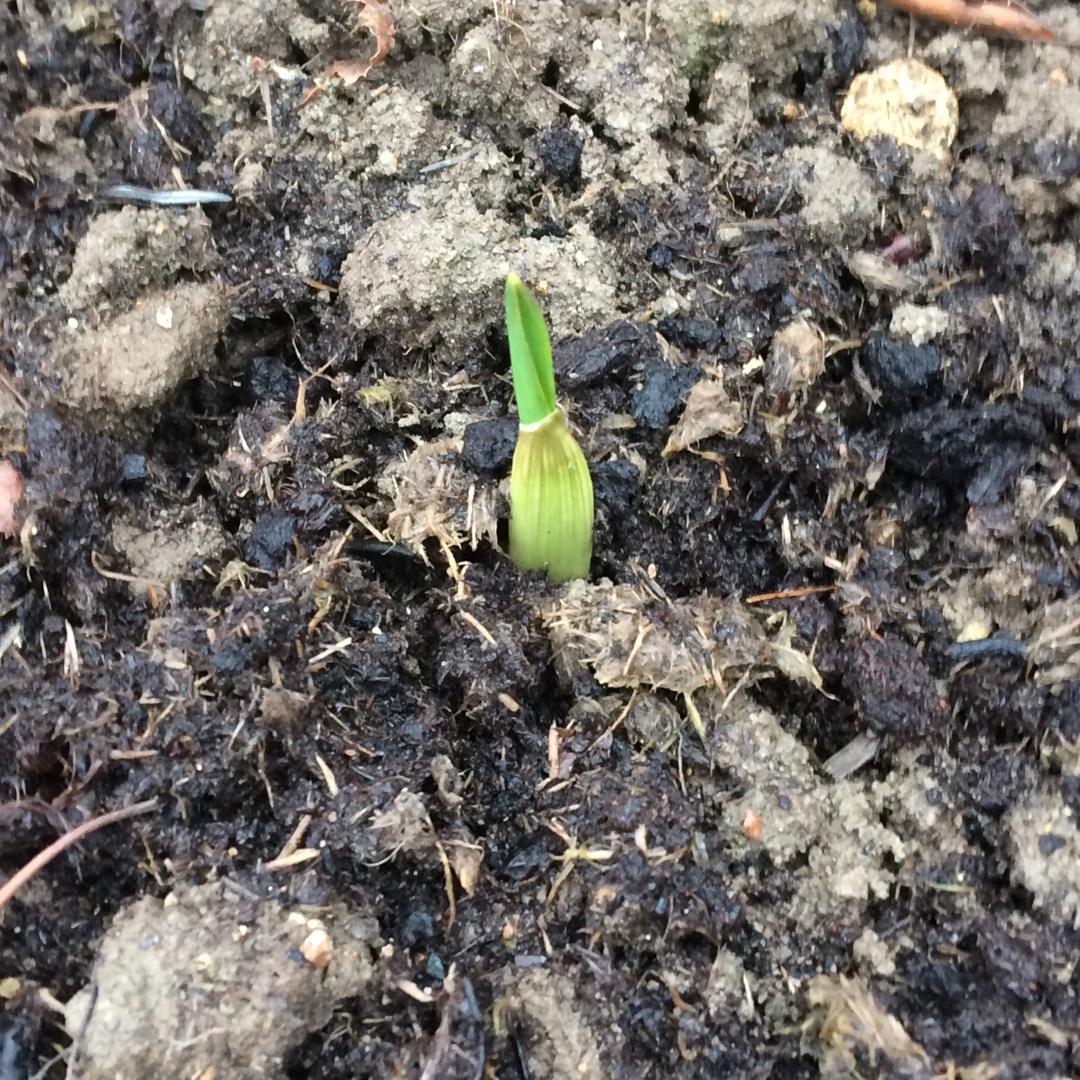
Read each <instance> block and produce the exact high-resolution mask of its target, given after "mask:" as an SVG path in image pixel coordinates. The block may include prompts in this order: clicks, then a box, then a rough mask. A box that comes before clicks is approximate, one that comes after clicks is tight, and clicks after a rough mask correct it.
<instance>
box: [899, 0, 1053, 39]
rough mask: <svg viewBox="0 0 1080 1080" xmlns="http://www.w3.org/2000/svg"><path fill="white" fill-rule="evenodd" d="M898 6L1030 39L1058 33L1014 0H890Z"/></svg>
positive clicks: (913, 13) (979, 28) (1044, 37)
mask: <svg viewBox="0 0 1080 1080" xmlns="http://www.w3.org/2000/svg"><path fill="white" fill-rule="evenodd" d="M888 3H890V4H892V6H893V7H895V8H900V10H901V11H908V12H910V13H911V14H912V15H922V16H924V17H926V18H928V19H939V20H941V21H942V22H947V23H951V24H952V25H953V26H969V27H972V28H974V29H976V30H996V31H998V32H999V33H1002V34H1009V35H1010V36H1012V37H1015V38H1022V39H1024V40H1027V41H1053V40H1054V38H1055V37H1056V36H1057V35H1055V33H1054V31H1053V30H1051V29H1050V28H1049V27H1046V26H1043V24H1042V23H1041V22H1039V20H1038V19H1036V18H1035V16H1034V15H1032V14H1031V12H1030V11H1028V10H1027V8H1025V7H1024V6H1023V5H1022V4H1018V3H1014V2H1013V0H984V2H983V3H968V2H967V0H888Z"/></svg>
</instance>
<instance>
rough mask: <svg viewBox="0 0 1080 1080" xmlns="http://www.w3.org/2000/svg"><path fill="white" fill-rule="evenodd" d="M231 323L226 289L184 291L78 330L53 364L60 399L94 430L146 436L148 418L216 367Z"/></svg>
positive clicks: (183, 287)
mask: <svg viewBox="0 0 1080 1080" xmlns="http://www.w3.org/2000/svg"><path fill="white" fill-rule="evenodd" d="M227 316H228V302H227V300H226V297H225V293H224V291H223V290H222V289H221V288H220V287H219V286H217V285H196V284H180V285H176V286H175V287H173V288H172V289H168V290H166V291H163V292H155V293H149V294H147V295H145V296H144V297H143V298H142V299H141V301H140V302H139V303H138V304H137V305H136V306H135V308H134V309H133V310H132V311H130V312H128V313H126V314H124V315H119V316H117V317H116V318H115V319H113V320H111V321H110V322H108V323H106V324H105V325H104V326H102V327H100V328H97V329H79V328H76V329H75V330H74V331H72V332H71V337H70V338H68V339H67V340H65V341H63V342H62V343H61V345H60V347H59V348H58V349H57V351H56V354H55V356H54V361H53V366H54V367H55V369H56V373H57V375H58V376H59V380H60V392H59V394H58V398H59V400H60V401H62V402H63V403H64V404H65V405H66V406H67V407H68V408H70V409H72V410H73V411H75V412H77V413H79V414H81V415H82V416H84V417H85V418H86V419H87V420H88V421H89V422H90V423H91V425H92V426H96V427H99V428H102V429H105V430H109V431H113V432H116V433H122V432H125V431H129V432H130V431H131V430H132V429H133V428H134V429H138V428H141V427H143V426H144V424H145V421H146V419H147V417H146V415H145V414H146V413H148V412H149V411H150V410H152V409H153V408H154V407H156V406H158V405H160V404H161V403H162V402H163V401H164V400H165V399H166V398H167V397H168V396H169V395H170V394H171V393H172V392H173V391H174V390H176V388H177V387H178V386H179V385H180V384H181V383H182V382H185V381H186V380H187V379H190V378H192V377H193V376H194V375H196V374H198V373H199V372H200V371H202V370H204V369H205V368H207V367H208V366H209V365H210V363H211V362H212V360H213V357H214V347H215V345H216V344H217V341H218V338H219V337H220V335H221V331H222V330H223V329H224V326H225V320H226V318H227Z"/></svg>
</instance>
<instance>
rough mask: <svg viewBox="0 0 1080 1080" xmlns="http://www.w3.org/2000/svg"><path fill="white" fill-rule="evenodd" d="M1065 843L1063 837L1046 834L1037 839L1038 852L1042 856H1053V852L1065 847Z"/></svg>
mask: <svg viewBox="0 0 1080 1080" xmlns="http://www.w3.org/2000/svg"><path fill="white" fill-rule="evenodd" d="M1065 843H1066V841H1065V837H1063V836H1055V835H1054V834H1053V833H1047V834H1046V835H1045V836H1040V837H1039V850H1040V851H1041V852H1042V853H1043V854H1044V855H1053V854H1054V852H1055V851H1060V850H1061V849H1062V848H1063V847H1064V846H1065Z"/></svg>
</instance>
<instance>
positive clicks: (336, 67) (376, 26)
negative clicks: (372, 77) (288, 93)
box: [296, 0, 394, 109]
mask: <svg viewBox="0 0 1080 1080" xmlns="http://www.w3.org/2000/svg"><path fill="white" fill-rule="evenodd" d="M349 2H350V3H354V4H355V3H358V4H360V11H359V13H358V15H357V18H356V27H357V28H359V27H361V26H366V27H367V28H368V29H369V30H370V31H371V32H372V34H373V35H374V36H375V52H374V54H373V55H372V56H371V58H370V59H369V60H336V61H335V62H334V63H332V64H331V65H330V66H329V67H328V68H327V69H326V70H325V71H324V72H323V73H322V74H321V75H319V76H317V77H316V79H315V82H314V84H313V85H312V86H310V87H309V88H308V89H307V90H306V91H305V92H304V95H303V97H301V99H300V103H299V104H298V105H297V106H296V107H297V109H302V108H304V106H305V105H307V104H309V103H310V102H311V100H312V99H313V98H315V97H316V96H317V95H318V94H321V93H322V92H323V90H325V89H326V84H327V83H328V82H329V81H330V80H331V79H340V80H341V81H342V82H343V83H344V84H345V85H346V86H352V85H354V84H355V83H357V82H359V81H360V80H361V79H366V78H367V77H368V74H369V73H370V72H371V69H372V68H373V67H375V65H376V64H378V63H380V62H381V61H382V59H383V58H384V57H385V56H386V54H387V53H388V52H389V51H390V50H391V49H392V48H393V47H394V21H393V19H392V18H391V16H390V4H389V2H388V0H349Z"/></svg>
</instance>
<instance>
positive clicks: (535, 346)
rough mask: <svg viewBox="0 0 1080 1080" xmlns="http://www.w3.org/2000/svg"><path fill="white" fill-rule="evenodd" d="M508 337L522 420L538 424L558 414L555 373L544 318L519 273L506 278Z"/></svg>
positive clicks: (516, 395)
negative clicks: (556, 411) (556, 412)
mask: <svg viewBox="0 0 1080 1080" xmlns="http://www.w3.org/2000/svg"><path fill="white" fill-rule="evenodd" d="M506 336H507V338H508V339H509V342H510V370H511V372H512V374H513V376H514V397H515V398H516V399H517V406H518V417H519V421H520V423H521V424H522V426H524V427H528V426H529V425H531V424H538V423H540V421H541V420H544V419H546V418H547V417H549V416H550V415H551V414H552V413H553V412H555V409H556V405H555V372H554V369H553V366H552V360H551V342H550V340H549V338H548V332H547V326H546V325H545V324H544V315H543V313H542V312H541V311H540V305H539V304H537V302H536V300H535V299H534V298H533V295H532V293H531V292H529V290H528V289H527V288H525V285H524V283H523V282H522V280H521V278H519V277H518V276H517V274H510V275H509V276H508V277H507V279H506Z"/></svg>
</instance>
